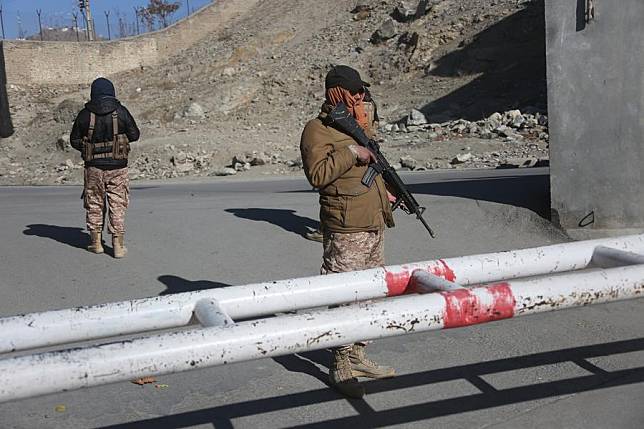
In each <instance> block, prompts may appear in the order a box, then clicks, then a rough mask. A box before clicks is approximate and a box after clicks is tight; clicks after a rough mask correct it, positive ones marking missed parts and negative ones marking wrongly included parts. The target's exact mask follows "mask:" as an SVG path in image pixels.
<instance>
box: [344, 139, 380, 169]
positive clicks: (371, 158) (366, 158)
mask: <svg viewBox="0 0 644 429" xmlns="http://www.w3.org/2000/svg"><path fill="white" fill-rule="evenodd" d="M349 149H351V152H353V154H354V155H355V157H356V163H357V164H358V165H367V164H370V163H372V162H375V161H376V156H375V155H374V154H373V152H371V151H370V150H369V149H367V148H366V147H362V146H358V145H355V144H352V145H351V146H349Z"/></svg>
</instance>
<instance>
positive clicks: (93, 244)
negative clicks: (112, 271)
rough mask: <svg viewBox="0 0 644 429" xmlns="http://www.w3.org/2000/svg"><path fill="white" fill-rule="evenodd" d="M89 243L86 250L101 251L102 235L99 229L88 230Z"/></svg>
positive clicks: (102, 250)
mask: <svg viewBox="0 0 644 429" xmlns="http://www.w3.org/2000/svg"><path fill="white" fill-rule="evenodd" d="M89 239H90V243H89V246H87V250H88V251H89V252H92V253H103V252H104V251H105V250H104V249H103V243H102V241H103V237H102V234H101V231H90V232H89Z"/></svg>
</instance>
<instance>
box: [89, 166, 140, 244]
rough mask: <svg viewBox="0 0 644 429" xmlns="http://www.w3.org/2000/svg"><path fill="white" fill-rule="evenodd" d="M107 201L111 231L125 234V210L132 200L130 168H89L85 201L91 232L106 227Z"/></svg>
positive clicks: (116, 233)
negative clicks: (128, 170)
mask: <svg viewBox="0 0 644 429" xmlns="http://www.w3.org/2000/svg"><path fill="white" fill-rule="evenodd" d="M105 200H107V209H108V210H107V214H108V220H109V221H108V223H107V225H108V229H109V231H110V233H111V234H114V235H123V234H125V212H126V211H127V206H128V204H129V203H130V178H129V176H128V173H127V167H125V168H117V169H114V170H102V169H100V168H96V167H85V184H84V198H83V204H84V206H85V210H86V222H87V230H88V231H102V230H103V222H104V216H103V214H104V212H105V209H106V207H105Z"/></svg>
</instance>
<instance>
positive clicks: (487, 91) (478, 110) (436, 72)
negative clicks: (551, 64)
mask: <svg viewBox="0 0 644 429" xmlns="http://www.w3.org/2000/svg"><path fill="white" fill-rule="evenodd" d="M545 33H546V31H545V13H544V1H543V0H538V1H533V2H530V3H528V4H527V5H526V7H525V8H523V9H521V10H519V11H518V12H516V13H514V14H512V15H509V16H507V17H505V18H504V19H502V20H501V21H499V22H497V23H496V24H494V25H492V26H490V27H487V28H486V29H485V30H483V31H482V32H480V33H478V34H477V35H476V36H474V37H472V38H470V39H469V40H465V41H464V43H463V46H462V47H461V48H460V49H456V50H453V51H451V52H450V53H448V54H447V55H445V56H443V57H441V58H440V59H438V60H437V61H436V63H435V67H434V68H433V69H431V70H429V72H428V76H427V79H431V78H441V77H459V76H476V78H474V79H473V80H472V81H471V82H469V83H467V84H465V85H463V86H461V87H459V88H458V89H455V90H454V91H452V92H450V93H449V94H447V95H445V96H443V97H441V98H438V99H436V100H433V101H431V102H430V103H428V104H427V105H425V106H424V107H422V109H421V110H422V112H423V113H425V115H426V116H427V117H428V118H433V119H432V122H443V121H447V120H452V119H459V118H464V119H467V120H470V121H475V120H479V119H483V118H486V117H488V116H489V115H491V114H492V113H494V112H504V111H506V110H510V109H520V110H521V111H527V112H528V113H533V112H534V111H538V112H541V113H545V112H546V110H547V106H546V105H547V96H546V42H545V40H546V34H545ZM531 111H532V112H531Z"/></svg>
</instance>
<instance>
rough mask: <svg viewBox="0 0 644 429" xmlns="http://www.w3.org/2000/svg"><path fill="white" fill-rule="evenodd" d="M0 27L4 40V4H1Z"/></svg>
mask: <svg viewBox="0 0 644 429" xmlns="http://www.w3.org/2000/svg"><path fill="white" fill-rule="evenodd" d="M0 27H2V38H3V39H4V18H3V17H2V3H0Z"/></svg>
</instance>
